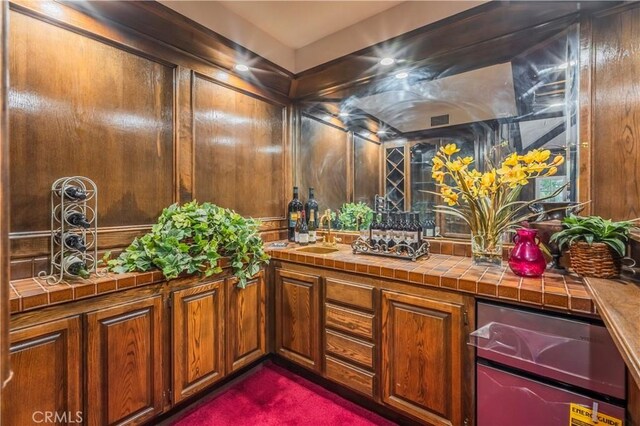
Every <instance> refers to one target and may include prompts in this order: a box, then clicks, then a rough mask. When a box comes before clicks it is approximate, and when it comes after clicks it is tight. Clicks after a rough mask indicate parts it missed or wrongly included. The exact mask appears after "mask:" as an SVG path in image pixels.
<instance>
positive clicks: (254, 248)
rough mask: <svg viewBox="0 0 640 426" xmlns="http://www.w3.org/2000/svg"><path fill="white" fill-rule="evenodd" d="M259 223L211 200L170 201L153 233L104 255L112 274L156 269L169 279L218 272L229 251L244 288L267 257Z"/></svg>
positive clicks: (235, 271) (240, 285)
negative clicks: (114, 253) (115, 254)
mask: <svg viewBox="0 0 640 426" xmlns="http://www.w3.org/2000/svg"><path fill="white" fill-rule="evenodd" d="M258 227H259V222H258V221H256V220H254V219H251V218H244V217H242V216H241V215H239V214H238V213H236V212H234V211H233V210H229V209H224V208H222V207H218V206H216V205H215V204H212V203H202V204H198V202H197V201H192V202H189V203H186V204H184V205H182V206H180V205H178V204H173V205H171V206H169V207H167V208H166V209H164V210H163V211H162V214H161V215H160V217H159V218H158V223H156V224H155V225H153V227H152V228H151V232H149V233H147V234H145V235H144V236H142V237H140V238H136V239H135V240H134V241H133V242H132V243H131V245H129V247H127V248H126V249H125V250H124V252H122V253H121V254H120V256H118V257H117V258H116V259H109V257H110V255H109V254H107V255H106V256H105V261H106V264H107V268H108V269H109V270H110V271H112V272H115V273H124V272H134V271H140V272H144V271H148V270H150V269H154V268H157V269H160V270H161V271H162V273H163V274H164V276H165V278H166V279H168V280H170V279H173V278H177V277H178V276H180V275H184V274H197V273H198V274H203V275H204V276H211V275H213V274H217V273H220V272H221V271H222V269H221V268H220V266H219V265H218V260H219V259H220V258H221V257H223V256H228V257H229V258H230V261H231V268H232V270H233V273H234V274H235V276H236V277H237V278H238V286H239V287H242V288H244V287H245V285H246V283H247V280H248V279H250V278H251V277H253V276H254V275H255V274H257V273H258V272H259V271H260V267H261V265H264V264H267V263H268V261H269V256H268V255H267V254H266V253H265V251H264V247H263V244H262V239H261V238H260V235H259V234H258Z"/></svg>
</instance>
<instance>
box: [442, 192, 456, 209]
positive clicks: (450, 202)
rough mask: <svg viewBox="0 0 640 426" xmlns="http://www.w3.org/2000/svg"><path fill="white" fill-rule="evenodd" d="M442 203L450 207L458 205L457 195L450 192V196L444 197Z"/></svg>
mask: <svg viewBox="0 0 640 426" xmlns="http://www.w3.org/2000/svg"><path fill="white" fill-rule="evenodd" d="M444 201H445V202H446V203H447V204H448V205H450V206H455V205H456V204H458V194H456V193H455V192H452V193H451V194H449V195H447V196H446V197H444Z"/></svg>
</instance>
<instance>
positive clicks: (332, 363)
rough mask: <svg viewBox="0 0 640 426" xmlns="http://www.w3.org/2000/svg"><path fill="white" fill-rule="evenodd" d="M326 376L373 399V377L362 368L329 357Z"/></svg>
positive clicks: (326, 359) (327, 358)
mask: <svg viewBox="0 0 640 426" xmlns="http://www.w3.org/2000/svg"><path fill="white" fill-rule="evenodd" d="M325 361H326V375H327V378H328V379H330V380H333V381H335V382H338V383H340V384H343V385H345V386H347V387H348V388H351V389H353V390H355V391H358V392H360V393H363V394H365V395H367V396H369V397H373V377H374V375H373V374H372V373H369V372H367V371H365V370H361V369H360V368H357V367H354V366H352V365H349V364H347V363H345V362H342V361H340V360H337V359H335V358H332V357H330V356H327V357H326V358H325Z"/></svg>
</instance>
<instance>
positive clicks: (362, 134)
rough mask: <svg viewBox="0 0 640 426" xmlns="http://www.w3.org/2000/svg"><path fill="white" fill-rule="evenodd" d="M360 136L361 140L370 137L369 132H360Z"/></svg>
mask: <svg viewBox="0 0 640 426" xmlns="http://www.w3.org/2000/svg"><path fill="white" fill-rule="evenodd" d="M360 136H362V137H363V138H368V137H369V136H371V132H367V131H364V132H360Z"/></svg>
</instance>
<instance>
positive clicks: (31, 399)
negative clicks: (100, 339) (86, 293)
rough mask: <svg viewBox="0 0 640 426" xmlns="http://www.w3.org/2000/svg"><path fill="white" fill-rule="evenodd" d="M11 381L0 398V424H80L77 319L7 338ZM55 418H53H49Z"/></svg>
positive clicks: (78, 321) (22, 330)
mask: <svg viewBox="0 0 640 426" xmlns="http://www.w3.org/2000/svg"><path fill="white" fill-rule="evenodd" d="M10 345H11V346H10V354H11V355H10V356H11V366H12V370H13V378H12V379H11V381H9V383H8V385H7V387H6V388H5V391H6V392H5V393H4V394H3V409H2V424H5V425H30V424H35V423H44V422H45V420H46V419H45V416H47V418H49V419H50V420H49V421H48V422H47V423H54V424H67V423H81V422H82V417H83V409H82V392H81V384H82V365H83V363H82V356H81V352H80V319H79V317H77V316H74V317H71V318H67V319H62V320H58V321H53V322H49V323H46V324H40V325H36V326H33V327H29V328H25V329H21V330H17V331H14V332H12V333H11V343H10ZM54 416H57V417H54Z"/></svg>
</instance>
